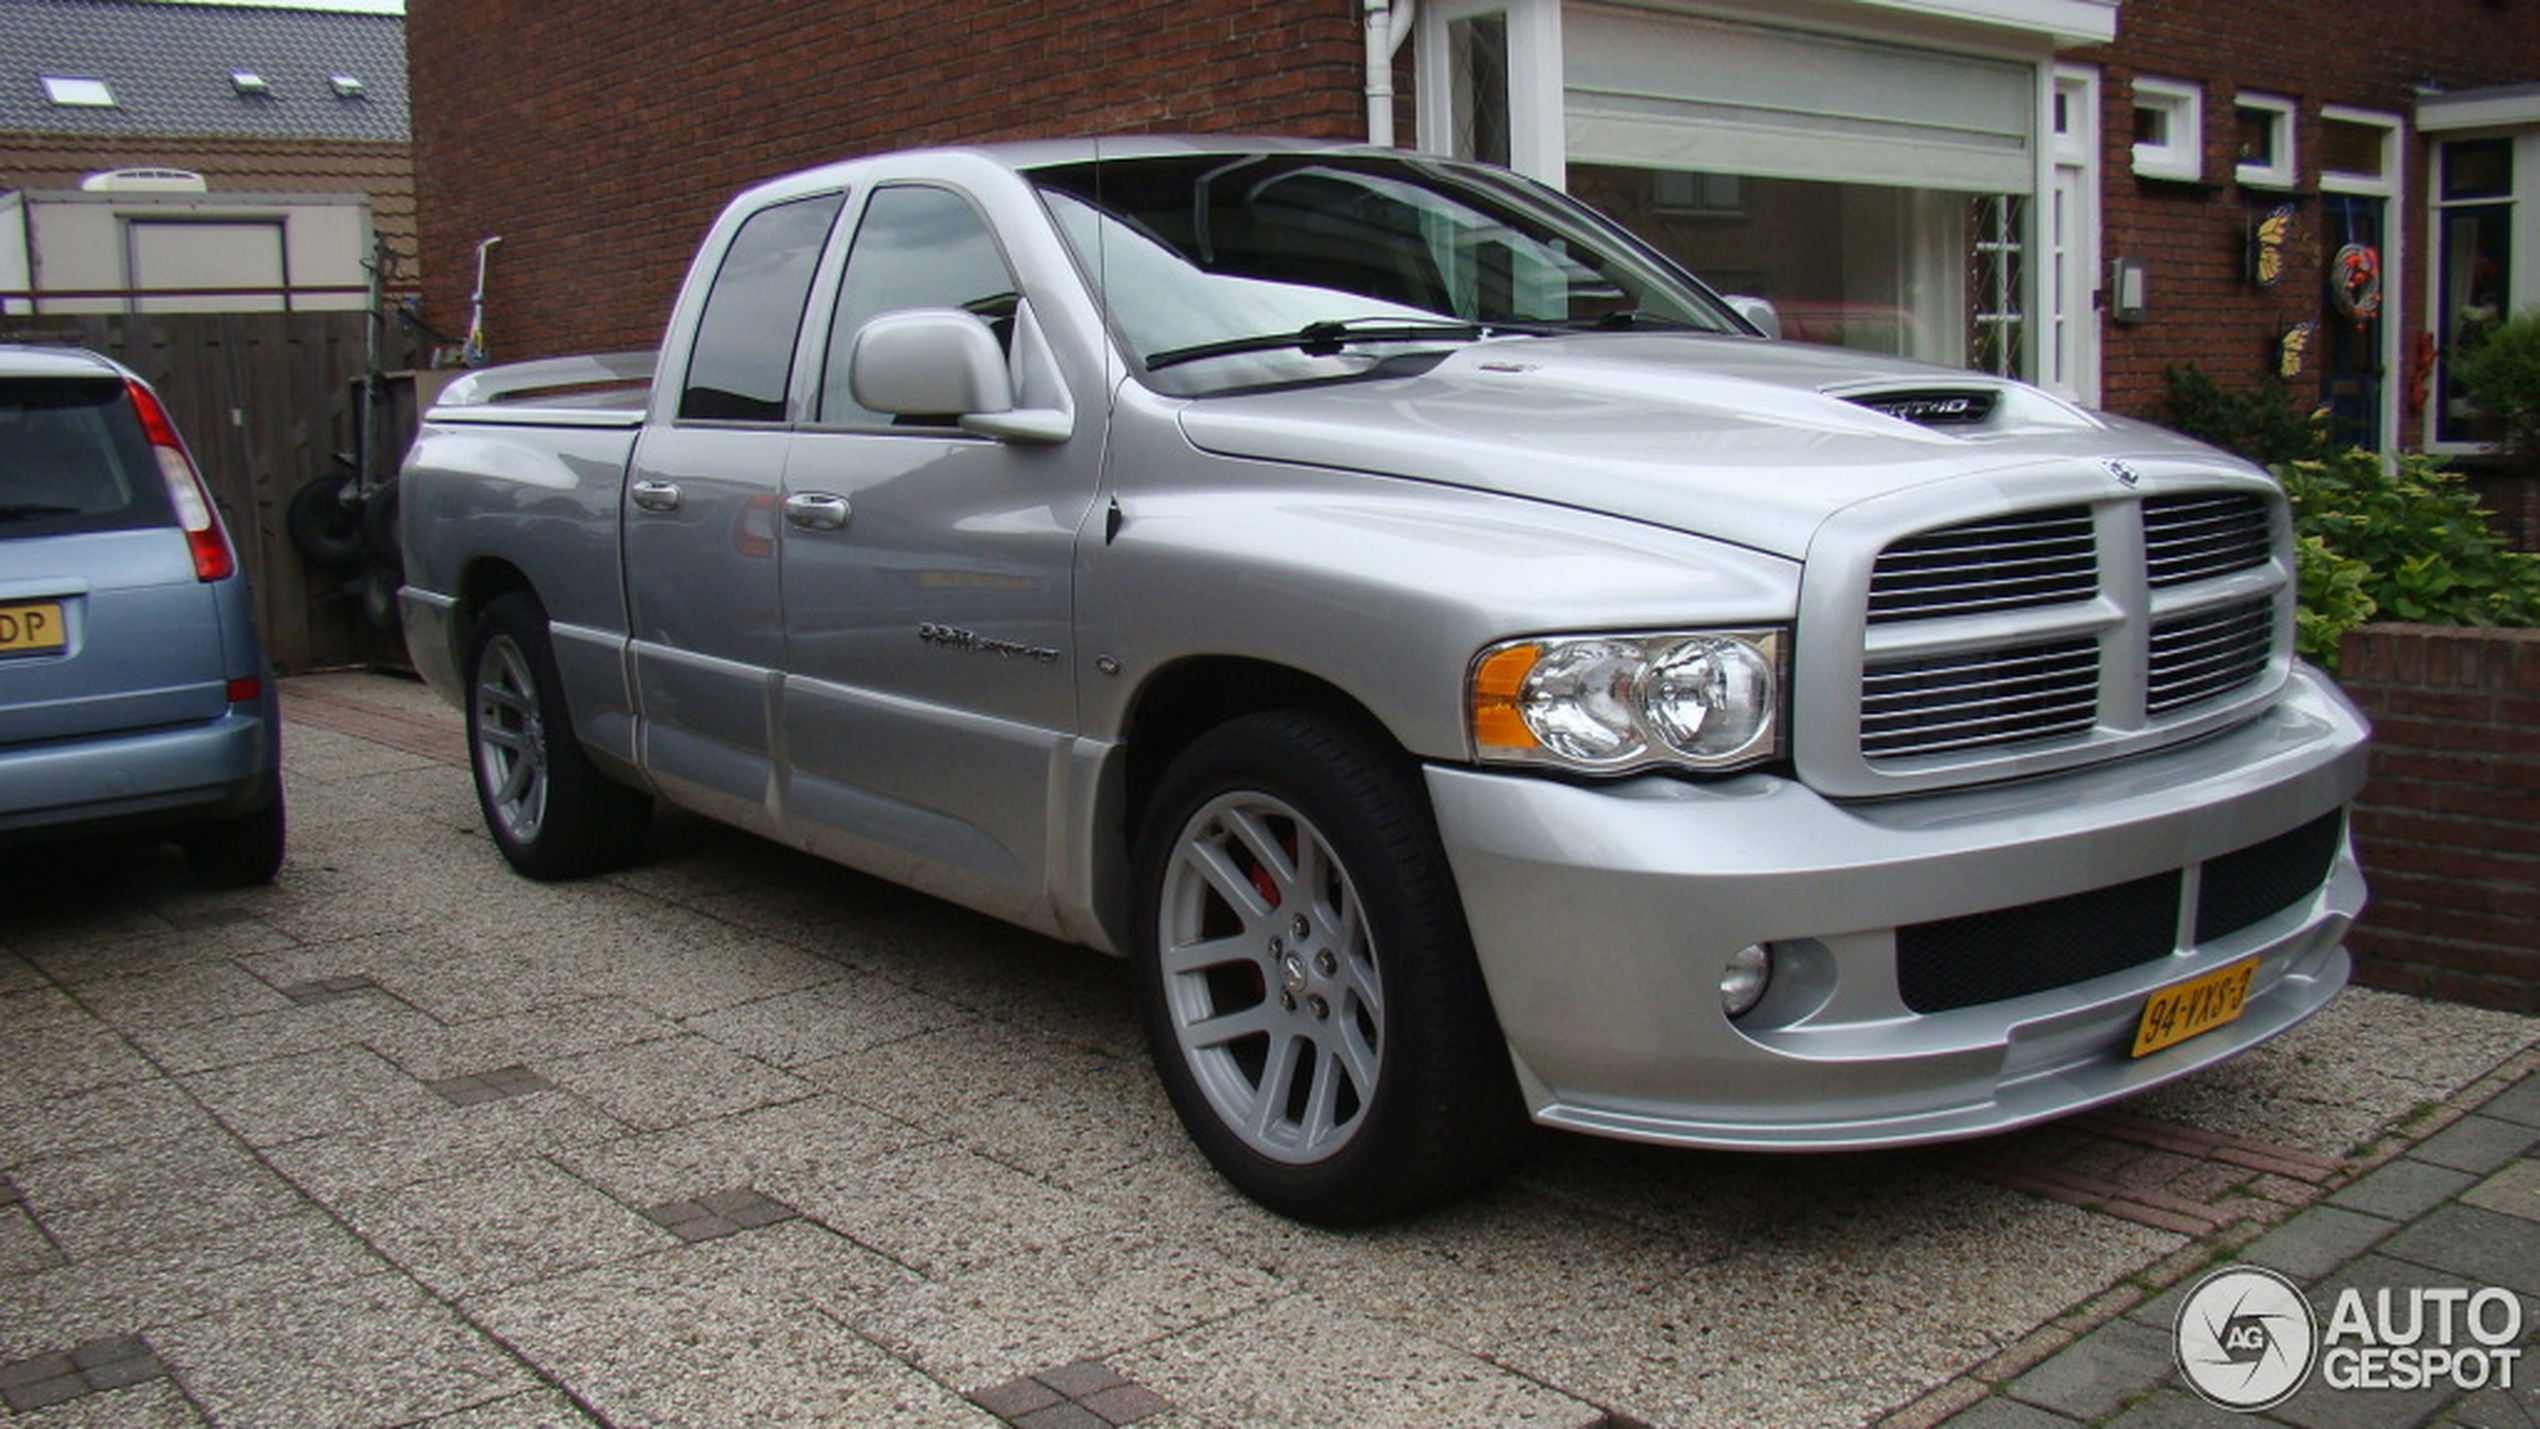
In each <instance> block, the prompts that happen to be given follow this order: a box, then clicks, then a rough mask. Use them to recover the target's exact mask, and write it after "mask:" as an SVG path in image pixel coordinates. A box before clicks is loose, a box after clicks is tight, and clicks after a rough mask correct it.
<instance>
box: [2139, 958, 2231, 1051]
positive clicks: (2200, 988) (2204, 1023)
mask: <svg viewBox="0 0 2540 1429" xmlns="http://www.w3.org/2000/svg"><path fill="white" fill-rule="evenodd" d="M2257 975H2258V960H2257V959H2256V958H2244V959H2242V960H2241V961H2239V962H2236V963H2233V964H2232V965H2231V966H2230V967H2227V968H2217V969H2215V970H2214V971H2212V972H2209V973H2207V974H2205V975H2204V976H2203V977H2200V978H2198V979H2196V980H2195V981H2194V982H2183V983H2180V984H2179V985H2178V986H2176V987H2172V988H2164V989H2162V990H2161V991H2159V992H2156V993H2154V994H2153V995H2152V1000H2151V1001H2150V1002H2148V1003H2146V1004H2144V1007H2143V1020H2142V1021H2141V1022H2138V1023H2136V1024H2135V1028H2134V1055H2136V1056H2138V1057H2143V1056H2149V1055H2150V1054H2152V1053H2154V1052H2158V1051H2160V1050H2161V1049H2162V1048H2164V1047H2174V1046H2177V1045H2178V1044H2179V1043H2181V1042H2184V1041H2186V1040H2187V1039H2188V1038H2190V1037H2193V1036H2195V1035H2196V1034H2197V1033H2199V1032H2211V1031H2213V1030H2214V1029H2215V1028H2217V1027H2220V1026H2222V1025H2223V1024H2224V1023H2226V1022H2229V1021H2231V1020H2232V1019H2233V1018H2235V1017H2238V1016H2239V1015H2240V1009H2241V1008H2242V1007H2244V1006H2246V1005H2247V1004H2248V1001H2249V981H2250V979H2252V978H2254V977H2256V976H2257Z"/></svg>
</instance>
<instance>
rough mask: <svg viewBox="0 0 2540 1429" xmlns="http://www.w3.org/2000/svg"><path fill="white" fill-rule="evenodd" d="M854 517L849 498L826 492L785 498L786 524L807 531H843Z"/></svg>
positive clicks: (813, 492)
mask: <svg viewBox="0 0 2540 1429" xmlns="http://www.w3.org/2000/svg"><path fill="white" fill-rule="evenodd" d="M854 515H855V508H854V507H852V506H849V505H848V504H847V498H845V497H843V496H832V495H830V494H829V493H828V492H825V491H799V492H796V493H794V494H793V495H791V496H788V497H786V498H785V521H786V524H788V525H792V526H799V527H801V528H802V529H803V530H806V531H843V530H845V529H846V525H847V522H848V521H849V520H850V519H851V518H853V517H854Z"/></svg>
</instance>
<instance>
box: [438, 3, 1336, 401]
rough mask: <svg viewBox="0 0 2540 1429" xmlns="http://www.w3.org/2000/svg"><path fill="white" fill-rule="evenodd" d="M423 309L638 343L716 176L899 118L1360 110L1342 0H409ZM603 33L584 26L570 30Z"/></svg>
mask: <svg viewBox="0 0 2540 1429" xmlns="http://www.w3.org/2000/svg"><path fill="white" fill-rule="evenodd" d="M406 24H407V36H408V44H409V66H410V74H411V83H412V91H413V94H414V129H415V148H416V154H417V167H418V175H417V187H418V191H419V196H420V200H421V206H422V216H423V217H422V228H423V240H422V241H423V271H424V272H425V273H426V274H427V275H428V281H429V286H428V287H427V289H426V293H425V303H424V310H425V313H426V315H427V317H428V318H429V319H430V320H431V321H432V322H433V323H434V324H435V325H436V326H438V327H440V328H442V329H443V330H445V331H449V332H452V333H457V332H461V331H463V330H464V329H465V325H466V322H467V314H468V306H469V296H470V293H471V291H472V289H473V287H474V283H475V272H476V267H475V255H474V247H475V245H476V243H477V242H478V241H479V240H480V239H482V238H485V237H488V236H492V235H497V234H499V235H500V236H501V238H502V240H503V241H502V243H501V245H500V246H499V247H497V248H495V249H494V250H493V251H492V257H491V259H490V264H489V269H488V280H487V320H486V330H487V337H488V345H489V347H490V349H491V351H492V352H493V354H494V356H495V358H496V359H497V360H517V359H522V358H529V357H537V356H547V355H553V354H556V353H561V352H576V351H601V350H611V349H625V348H649V347H652V346H655V345H656V344H658V343H659V341H660V338H661V325H662V322H663V320H664V318H665V316H666V315H667V313H668V311H669V307H670V302H671V299H672V297H673V295H674V290H675V289H676V287H677V285H678V282H679V278H680V275H681V274H682V273H683V272H684V271H685V269H686V265H687V260H688V257H689V254H690V252H691V250H692V249H693V248H694V246H695V244H696V241H697V238H698V236H699V235H700V234H701V233H702V232H703V231H704V229H705V226H706V225H707V223H708V222H709V221H711V220H712V218H713V217H714V214H715V213H716V211H717V210H718V209H720V208H721V207H722V205H723V202H724V201H725V200H726V199H728V198H729V197H730V196H731V195H732V194H733V192H734V191H736V190H738V189H740V188H742V187H744V186H745V185H747V184H750V183H753V182H756V181H758V180H761V179H765V178H770V177H773V176H775V175H778V174H782V173H786V172H788V171H791V170H794V169H799V168H802V167H805V166H807V165H810V164H815V163H820V162H824V161H827V160H831V159H840V158H846V157H850V156H853V155H856V154H862V153H871V152H876V151H880V150H885V149H893V148H900V147H904V146H908V145H913V144H927V143H945V142H971V141H979V140H990V139H1006V138H1031V137H1048V136H1052V135H1061V134H1080V133H1081V134H1094V133H1140V132H1145V133H1154V132H1164V131H1202V132H1232V131H1250V132H1262V133H1282V134H1299V135H1306V136H1310V137H1324V138H1333V137H1338V138H1356V137H1360V136H1362V135H1363V134H1364V133H1365V132H1366V112H1365V101H1364V98H1363V93H1364V88H1365V50H1364V47H1363V42H1362V40H1361V32H1360V29H1359V7H1358V6H1357V5H1355V4H1351V3H1347V0H1323V3H1317V4H1307V5H1300V4H1295V3H1280V0H1178V3H1174V4H1156V3H1148V2H1147V0H1073V3H1069V0H1038V3H1016V0H990V3H982V4H973V5H965V6H960V7H946V6H943V5H937V4H921V3H915V0H862V3H858V4H854V5H843V4H834V3H832V4H805V5H764V4H755V3H749V0H692V3H684V4H674V3H669V0H585V3H578V4H573V5H556V4H551V3H545V0H465V2H464V3H462V0H411V3H410V4H409V5H408V7H407V16H406ZM594 36H605V37H606V39H605V41H604V42H595V41H594V39H593V38H592V37H594Z"/></svg>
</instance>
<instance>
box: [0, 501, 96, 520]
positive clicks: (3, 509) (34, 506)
mask: <svg viewBox="0 0 2540 1429" xmlns="http://www.w3.org/2000/svg"><path fill="white" fill-rule="evenodd" d="M78 514H79V508H78V507H76V506H46V505H43V504H41V503H38V502H23V503H21V504H19V505H16V506H0V521H36V520H41V519H42V518H44V517H46V516H77V515H78Z"/></svg>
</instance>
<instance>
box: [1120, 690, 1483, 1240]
mask: <svg viewBox="0 0 2540 1429" xmlns="http://www.w3.org/2000/svg"><path fill="white" fill-rule="evenodd" d="M1427 810H1428V806H1427V801H1426V799H1425V797H1424V796H1423V794H1422V791H1421V789H1420V787H1419V782H1418V779H1417V777H1416V774H1415V772H1414V770H1413V769H1412V767H1411V766H1410V764H1409V762H1408V761H1407V760H1405V759H1404V758H1403V757H1402V756H1401V754H1400V753H1399V752H1398V751H1396V750H1395V749H1394V748H1393V747H1392V745H1391V744H1390V743H1389V742H1387V741H1385V740H1384V739H1383V738H1382V737H1381V736H1380V735H1377V734H1376V733H1375V732H1373V731H1372V730H1369V729H1366V728H1364V727H1363V726H1362V725H1360V724H1359V723H1357V722H1355V721H1350V720H1344V719H1341V718H1337V717H1334V716H1330V715H1326V714H1323V713H1320V712H1314V711H1302V710H1300V711H1283V712H1277V713H1271V714H1264V715H1256V716H1250V717H1247V718H1244V719H1241V720H1237V721H1235V722H1233V723H1231V724H1228V725H1226V726H1223V727H1221V728H1219V729H1218V730H1216V731H1214V732H1212V733H1210V734H1207V735H1205V736H1203V737H1202V738H1201V739H1199V740H1198V741H1197V742H1195V743H1194V744H1193V745H1192V746H1191V747H1190V748H1189V749H1188V750H1187V751H1185V752H1184V753H1183V754H1182V755H1181V756H1180V757H1179V758H1177V759H1176V760H1175V761H1174V762H1173V764H1172V766H1171V768H1170V769H1169V770H1168V771H1167V772H1166V774H1165V777H1164V779H1163V781H1162V784H1161V785H1160V787H1159V789H1158V791H1157V797H1156V799H1155V801H1154V803H1153V805H1152V810H1151V814H1150V817H1149V819H1148V822H1147V826H1146V833H1145V837H1144V838H1142V839H1141V841H1140V851H1139V858H1138V868H1139V890H1140V895H1141V900H1142V906H1141V916H1140V924H1139V929H1140V934H1141V946H1140V948H1139V956H1140V984H1141V993H1142V996H1143V999H1144V1004H1145V1005H1144V1012H1145V1016H1146V1022H1147V1034H1148V1039H1149V1042H1150V1044H1151V1046H1152V1047H1153V1050H1154V1055H1155V1059H1156V1063H1157V1066H1158V1069H1159V1071H1160V1072H1161V1074H1162V1077H1163V1080H1164V1083H1165V1087H1166V1090H1167V1092H1168V1093H1169V1094H1170V1095H1171V1097H1172V1100H1173V1105H1174V1109H1175V1110H1176V1111H1177V1112H1178V1113H1179V1114H1180V1116H1181V1118H1182V1122H1183V1124H1184V1125H1185V1127H1187V1128H1188V1129H1189V1131H1190V1133H1191V1136H1192V1138H1193V1139H1194V1140H1195V1141H1196V1142H1197V1143H1198V1144H1199V1146H1200V1148H1201V1150H1202V1151H1203V1152H1205V1153H1206V1154H1207V1156H1208V1158H1209V1160H1210V1161H1211V1162H1212V1163H1213V1164H1214V1165H1215V1166H1216V1167H1217V1169H1218V1171H1219V1172H1220V1173H1221V1174H1223V1175H1224V1176H1225V1177H1226V1179H1227V1180H1228V1181H1230V1182H1232V1183H1233V1184H1234V1185H1235V1186H1236V1187H1237V1189H1239V1190H1241V1191H1243V1192H1244V1193H1245V1194H1246V1195H1249V1196H1251V1197H1252V1198H1253V1199H1255V1200H1257V1201H1259V1202H1261V1203H1262V1204H1263V1205H1266V1206H1268V1207H1270V1208H1271V1209H1273V1210H1276V1211H1279V1212H1281V1213H1282V1214H1285V1215H1289V1216H1294V1217H1296V1218H1298V1219H1300V1220H1308V1221H1315V1222H1320V1223H1323V1224H1331V1225H1341V1224H1351V1223H1358V1222H1365V1221H1370V1220H1376V1219H1380V1218H1382V1217H1385V1216H1390V1215H1395V1214H1399V1213H1402V1212H1404V1211H1408V1210H1413V1209H1416V1208H1418V1207H1420V1206H1423V1205H1427V1204H1431V1203H1433V1202H1436V1201H1439V1200H1443V1199H1445V1198H1447V1197H1449V1196H1452V1195H1455V1194H1457V1193H1459V1192H1462V1191H1464V1190H1467V1189H1469V1188H1471V1187H1472V1186H1474V1185H1477V1184H1479V1183H1480V1182H1482V1181H1484V1180H1486V1179H1488V1178H1490V1177H1491V1176H1493V1175H1496V1174H1497V1173H1498V1172H1499V1171H1501V1170H1502V1169H1503V1168H1504V1167H1505V1166H1506V1165H1507V1164H1508V1163H1509V1161H1510V1160H1512V1159H1513V1158H1514V1156H1515V1154H1516V1153H1517V1151H1518V1150H1519V1149H1520V1148H1521V1146H1522V1145H1523V1142H1524V1138H1525V1135H1526V1119H1525V1116H1524V1113H1523V1110H1522V1107H1521V1105H1520V1103H1519V1100H1518V1097H1517V1091H1516V1085H1515V1077H1514V1074H1513V1073H1512V1071H1511V1070H1510V1066H1509V1060H1508V1053H1507V1048H1506V1045H1505V1043H1504V1041H1503V1040H1502V1038H1501V1035H1500V1031H1499V1024H1498V1020H1497V1018H1496V1016H1495V1015H1494V1014H1493V1012H1492V1010H1491V1006H1490V999H1489V996H1488V995H1487V993H1486V992H1485V991H1484V989H1483V987H1482V982H1481V976H1480V972H1479V970H1478V968H1477V967H1476V965H1475V962H1474V958H1473V952H1472V943H1471V938H1470V936H1469V935H1468V934H1467V932H1466V930H1465V927H1464V921H1463V912H1462V908H1461V906H1460V904H1459V903H1458V901H1457V899H1456V895H1455V889H1454V883H1453V879H1452V877H1451V876H1450V874H1449V872H1448V870H1447V867H1446V861H1445V854H1444V851H1443V850H1442V849H1441V848H1440V846H1439V844H1438V840H1437V835H1436V831H1435V829H1434V828H1433V827H1432V825H1431V823H1430V821H1429V817H1428V812H1427Z"/></svg>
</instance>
